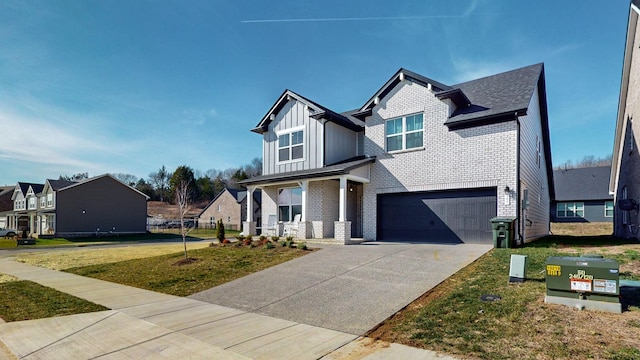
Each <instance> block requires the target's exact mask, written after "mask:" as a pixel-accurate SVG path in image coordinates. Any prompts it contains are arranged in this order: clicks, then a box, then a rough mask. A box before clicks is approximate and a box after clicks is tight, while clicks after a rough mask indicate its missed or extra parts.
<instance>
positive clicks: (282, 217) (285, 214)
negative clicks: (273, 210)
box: [278, 206, 290, 221]
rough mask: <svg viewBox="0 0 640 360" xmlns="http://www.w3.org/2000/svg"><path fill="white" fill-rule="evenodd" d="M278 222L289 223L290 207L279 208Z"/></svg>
mask: <svg viewBox="0 0 640 360" xmlns="http://www.w3.org/2000/svg"><path fill="white" fill-rule="evenodd" d="M278 220H279V221H289V220H290V219H289V206H278Z"/></svg>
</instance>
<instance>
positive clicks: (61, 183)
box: [47, 179, 77, 191]
mask: <svg viewBox="0 0 640 360" xmlns="http://www.w3.org/2000/svg"><path fill="white" fill-rule="evenodd" d="M47 181H48V182H49V185H50V186H51V189H53V191H58V190H60V189H63V188H66V187H67V186H71V185H74V184H77V181H69V180H51V179H47Z"/></svg>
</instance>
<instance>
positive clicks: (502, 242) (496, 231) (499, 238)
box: [491, 217, 516, 248]
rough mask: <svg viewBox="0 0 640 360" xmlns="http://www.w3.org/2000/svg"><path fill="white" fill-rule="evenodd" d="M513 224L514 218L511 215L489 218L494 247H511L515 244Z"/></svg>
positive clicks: (514, 222)
mask: <svg viewBox="0 0 640 360" xmlns="http://www.w3.org/2000/svg"><path fill="white" fill-rule="evenodd" d="M515 224H516V218H512V217H494V218H493V219H491V229H492V230H493V247H494V248H511V247H513V246H514V245H515V244H514V239H515V232H516V226H515Z"/></svg>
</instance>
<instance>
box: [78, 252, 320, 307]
mask: <svg viewBox="0 0 640 360" xmlns="http://www.w3.org/2000/svg"><path fill="white" fill-rule="evenodd" d="M307 253H309V251H305V250H299V249H295V248H287V247H281V246H276V247H275V248H272V249H266V248H264V247H263V246H258V247H249V246H235V245H230V246H224V247H222V246H213V247H206V248H201V249H196V250H190V251H189V252H188V255H189V257H190V258H196V259H197V261H195V262H192V263H189V264H186V265H178V264H177V263H178V262H179V261H180V260H182V259H184V253H174V254H167V255H162V256H156V257H152V258H144V259H132V260H127V261H121V262H116V263H106V264H98V265H90V266H83V267H76V268H70V269H67V270H65V271H68V272H70V273H74V274H78V275H82V276H88V277H93V278H97V279H102V280H106V281H111V282H115V283H119V284H125V285H130V286H135V287H138V288H142V289H148V290H152V291H158V292H162V293H165V294H171V295H178V296H187V295H191V294H194V293H196V292H199V291H203V290H206V289H209V288H211V287H214V286H217V285H221V284H223V283H226V282H229V281H232V280H235V279H238V278H241V277H243V276H246V275H249V274H251V273H254V272H257V271H260V270H263V269H266V268H268V267H271V266H274V265H278V264H280V263H283V262H286V261H289V260H291V259H294V258H297V257H299V256H302V255H305V254H307Z"/></svg>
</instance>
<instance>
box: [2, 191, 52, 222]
mask: <svg viewBox="0 0 640 360" xmlns="http://www.w3.org/2000/svg"><path fill="white" fill-rule="evenodd" d="M43 187H44V185H42V184H34V183H25V182H19V183H18V184H17V185H16V187H15V189H14V191H13V195H12V197H11V200H12V201H13V214H12V215H10V216H8V226H7V227H9V228H12V229H16V230H18V231H26V232H27V233H31V232H32V231H33V229H35V228H36V226H37V213H38V195H39V194H40V192H41V191H42V188H43Z"/></svg>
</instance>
